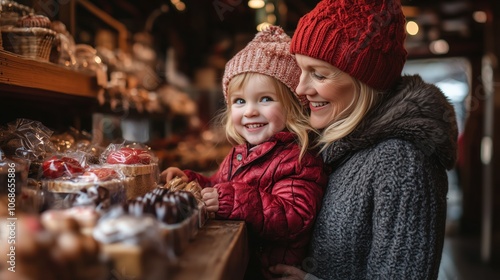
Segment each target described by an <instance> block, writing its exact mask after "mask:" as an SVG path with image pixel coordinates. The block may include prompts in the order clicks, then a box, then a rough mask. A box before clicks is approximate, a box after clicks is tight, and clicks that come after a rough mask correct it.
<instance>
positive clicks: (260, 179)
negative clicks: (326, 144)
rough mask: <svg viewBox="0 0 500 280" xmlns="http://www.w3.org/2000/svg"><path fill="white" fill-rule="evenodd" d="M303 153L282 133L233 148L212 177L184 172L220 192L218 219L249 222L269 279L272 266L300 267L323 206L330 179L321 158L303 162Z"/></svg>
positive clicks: (252, 246)
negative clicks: (256, 142) (263, 140)
mask: <svg viewBox="0 0 500 280" xmlns="http://www.w3.org/2000/svg"><path fill="white" fill-rule="evenodd" d="M299 154H300V148H299V146H298V145H297V142H296V138H295V136H294V134H292V133H290V132H280V133H277V134H276V135H275V136H274V137H272V138H271V139H269V140H268V141H267V142H264V143H262V144H260V145H258V146H256V147H253V148H252V149H251V150H250V149H249V146H248V145H239V146H236V147H234V148H233V149H232V150H231V151H230V153H229V154H228V155H227V156H226V158H225V159H224V161H223V162H222V164H221V165H220V167H219V170H218V171H217V172H216V173H215V174H214V175H212V176H211V177H210V178H207V177H204V176H202V175H200V174H198V173H195V172H192V171H188V170H185V173H186V174H187V176H188V177H189V179H190V180H198V182H199V183H200V185H201V186H202V187H214V188H216V189H217V190H218V193H219V211H218V212H217V213H216V215H217V217H219V218H223V219H231V220H244V221H246V223H247V226H248V229H249V239H250V242H251V243H250V250H252V249H257V250H256V252H255V253H256V254H257V258H258V259H260V263H261V269H262V273H263V274H264V275H265V276H266V278H267V277H270V275H269V272H268V267H269V266H272V265H275V264H278V263H284V264H289V265H300V264H301V262H302V260H303V258H304V257H305V254H306V246H307V244H308V242H309V239H310V233H311V231H312V226H313V223H314V221H315V218H316V214H317V213H318V211H319V208H320V206H321V200H322V197H323V190H324V189H323V188H324V186H325V185H326V180H327V179H326V178H327V177H326V175H327V174H326V173H325V172H324V170H323V161H322V159H321V156H317V155H314V154H312V153H310V152H308V153H306V154H305V155H304V156H303V158H302V160H301V162H299ZM252 243H254V244H252ZM252 257H253V256H252V255H251V257H250V264H251V263H252ZM248 269H249V270H252V269H258V268H255V267H252V266H251V265H249V267H248Z"/></svg>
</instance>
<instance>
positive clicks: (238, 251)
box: [169, 220, 248, 280]
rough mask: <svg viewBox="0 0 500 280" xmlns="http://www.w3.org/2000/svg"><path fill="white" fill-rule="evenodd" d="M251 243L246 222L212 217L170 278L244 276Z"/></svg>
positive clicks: (182, 256) (238, 277)
mask: <svg viewBox="0 0 500 280" xmlns="http://www.w3.org/2000/svg"><path fill="white" fill-rule="evenodd" d="M247 242H248V237H247V229H246V226H245V223H244V222H242V221H221V220H209V221H207V223H206V224H205V226H204V227H203V228H202V229H200V231H199V232H198V235H197V236H196V238H195V239H194V240H193V241H192V242H191V243H190V244H189V245H188V247H187V249H186V251H185V252H184V253H183V254H182V255H181V256H180V257H179V259H178V262H177V264H176V265H175V266H174V267H173V269H172V271H171V273H170V275H169V276H170V277H169V279H178V280H189V279H196V280H199V279H206V280H222V279H231V280H233V279H234V280H237V279H243V276H244V274H245V270H246V266H247V263H248V244H247Z"/></svg>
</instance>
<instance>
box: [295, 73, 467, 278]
mask: <svg viewBox="0 0 500 280" xmlns="http://www.w3.org/2000/svg"><path fill="white" fill-rule="evenodd" d="M456 140H457V127H456V121H455V113H454V111H453V107H452V106H451V105H450V104H449V102H448V100H447V99H446V98H445V97H444V95H443V94H442V93H441V91H440V90H439V89H438V88H437V87H435V86H433V85H429V84H425V83H424V82H423V81H422V80H421V78H420V77H419V76H405V77H403V78H402V81H401V83H400V84H399V85H398V87H397V88H396V89H395V90H394V91H393V92H388V93H386V95H385V97H384V100H383V101H382V102H381V104H380V105H379V106H377V107H376V109H375V110H374V111H373V112H371V113H370V114H369V115H368V116H367V117H366V118H365V119H364V121H363V122H362V123H361V124H360V125H359V126H358V128H357V129H356V130H355V131H354V132H352V133H351V134H350V135H348V136H346V137H345V138H343V139H341V140H339V141H337V142H335V143H333V144H332V145H331V146H330V147H329V148H328V150H326V151H325V152H324V153H323V157H324V159H325V161H326V162H327V163H328V164H331V165H332V166H333V167H334V170H333V173H331V175H330V180H329V183H328V186H327V189H326V193H325V197H324V199H323V206H322V209H321V211H320V213H319V216H318V218H317V222H316V225H315V229H314V234H313V239H312V241H311V248H310V254H309V257H308V258H307V259H306V260H305V261H304V263H303V264H304V269H305V270H306V271H308V272H310V273H311V274H313V275H315V276H317V277H320V278H322V279H342V280H345V279H401V280H408V279H418V280H427V279H436V278H437V275H438V270H439V263H440V260H441V252H442V247H443V239H444V226H445V218H446V193H447V190H448V182H447V177H446V169H450V168H452V167H453V166H454V163H455V159H456Z"/></svg>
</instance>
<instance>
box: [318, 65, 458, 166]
mask: <svg viewBox="0 0 500 280" xmlns="http://www.w3.org/2000/svg"><path fill="white" fill-rule="evenodd" d="M457 135H458V132H457V124H456V118H455V111H454V109H453V107H452V105H451V104H450V102H449V101H448V99H447V98H446V97H445V96H444V94H443V93H442V92H441V90H440V89H439V88H437V87H436V86H434V85H432V84H427V83H425V82H424V81H423V80H422V78H421V77H420V76H418V75H414V76H403V77H402V78H401V81H400V83H399V84H398V85H397V86H396V87H395V88H394V89H393V90H392V91H388V92H386V93H385V94H384V97H383V98H382V100H381V101H380V102H379V104H378V105H377V106H376V107H375V108H373V109H372V110H371V111H370V112H369V113H368V114H367V115H366V116H365V118H364V119H363V121H362V122H361V123H360V124H359V125H358V126H357V127H356V129H355V130H354V131H353V132H352V133H351V134H349V135H347V136H346V137H344V138H342V139H340V140H338V141H336V142H335V143H333V144H332V145H331V146H330V147H329V148H328V149H326V150H325V151H324V152H323V157H324V160H325V162H328V163H334V162H335V161H338V160H340V159H341V158H343V157H345V156H346V155H348V154H352V153H353V152H356V151H358V150H361V149H364V148H368V147H370V146H372V145H374V144H377V143H379V142H381V141H384V140H386V139H402V140H406V141H410V142H412V143H414V144H415V145H416V146H417V147H418V148H420V149H421V150H422V152H424V153H425V154H426V155H427V156H432V157H436V159H437V160H438V161H439V162H440V163H441V164H442V165H443V166H444V167H446V168H448V169H450V168H452V167H453V165H454V164H455V160H456V147H457Z"/></svg>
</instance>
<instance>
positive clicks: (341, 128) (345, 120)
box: [317, 70, 380, 151]
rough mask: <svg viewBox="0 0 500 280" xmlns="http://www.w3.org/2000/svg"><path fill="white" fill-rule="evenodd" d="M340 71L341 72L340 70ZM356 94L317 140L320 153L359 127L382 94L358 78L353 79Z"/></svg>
mask: <svg viewBox="0 0 500 280" xmlns="http://www.w3.org/2000/svg"><path fill="white" fill-rule="evenodd" d="M339 71H340V70H339ZM351 79H352V81H353V84H354V88H355V91H356V92H355V94H354V98H353V100H352V101H351V103H350V104H349V106H347V108H345V109H344V110H343V111H342V112H340V114H339V115H338V116H337V117H336V118H335V119H334V120H333V121H332V123H331V124H330V125H328V126H327V127H326V128H325V129H324V130H323V131H322V132H321V134H320V137H319V138H318V139H317V145H318V146H320V147H321V148H320V151H323V150H324V149H326V148H327V147H328V146H329V145H330V144H332V143H333V142H335V141H337V140H339V139H341V138H343V137H345V136H347V135H348V134H350V133H351V132H352V131H354V129H355V128H356V127H357V126H358V124H359V123H360V122H361V120H362V119H363V118H364V117H365V116H366V114H367V113H368V112H369V111H370V109H371V108H373V107H374V106H375V104H377V101H378V100H379V97H380V93H379V92H378V91H376V90H374V89H373V88H371V87H369V86H367V85H366V84H364V83H362V82H360V81H359V80H357V79H356V78H352V77H351Z"/></svg>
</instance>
